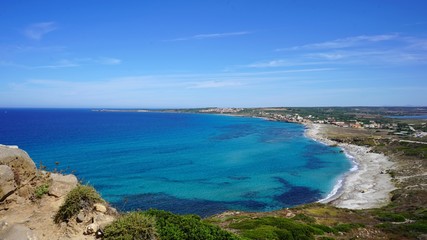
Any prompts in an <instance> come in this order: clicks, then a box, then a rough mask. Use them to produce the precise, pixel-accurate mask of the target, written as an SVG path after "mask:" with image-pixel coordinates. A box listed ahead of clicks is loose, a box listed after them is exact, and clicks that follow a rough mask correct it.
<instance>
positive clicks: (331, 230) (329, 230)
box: [310, 224, 338, 233]
mask: <svg viewBox="0 0 427 240" xmlns="http://www.w3.org/2000/svg"><path fill="white" fill-rule="evenodd" d="M310 226H311V227H313V228H316V229H319V230H321V231H323V232H324V233H325V232H326V233H337V232H338V231H337V230H335V229H334V228H331V227H328V226H326V225H322V224H310Z"/></svg>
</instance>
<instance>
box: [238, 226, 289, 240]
mask: <svg viewBox="0 0 427 240" xmlns="http://www.w3.org/2000/svg"><path fill="white" fill-rule="evenodd" d="M242 236H243V237H246V238H249V239H266V240H267V239H268V240H270V239H271V240H293V239H294V237H293V236H292V233H290V232H289V231H288V230H286V229H279V228H277V227H273V226H260V227H258V228H255V229H250V230H247V231H245V232H243V234H242Z"/></svg>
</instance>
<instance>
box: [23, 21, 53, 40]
mask: <svg viewBox="0 0 427 240" xmlns="http://www.w3.org/2000/svg"><path fill="white" fill-rule="evenodd" d="M56 29H58V25H57V24H56V23H55V22H40V23H33V24H31V25H29V26H27V27H26V28H25V29H24V35H25V36H26V37H28V38H30V39H34V40H41V39H42V38H43V36H44V35H46V34H47V33H49V32H52V31H54V30H56Z"/></svg>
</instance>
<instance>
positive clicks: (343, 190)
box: [304, 123, 396, 209]
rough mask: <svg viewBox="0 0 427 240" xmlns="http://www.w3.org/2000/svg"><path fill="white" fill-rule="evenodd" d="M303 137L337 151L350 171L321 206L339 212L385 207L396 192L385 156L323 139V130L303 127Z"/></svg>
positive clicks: (390, 165)
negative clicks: (349, 162)
mask: <svg viewBox="0 0 427 240" xmlns="http://www.w3.org/2000/svg"><path fill="white" fill-rule="evenodd" d="M304 125H305V126H306V130H305V133H304V134H305V136H306V137H309V138H311V139H313V140H315V141H317V142H320V143H323V144H325V145H329V146H332V145H336V146H338V147H340V148H341V149H342V150H343V151H344V153H345V154H346V156H347V158H348V159H349V160H350V161H352V163H353V167H352V168H351V169H350V171H348V172H347V173H346V174H344V175H343V176H342V178H340V179H339V180H338V181H337V183H336V184H335V186H334V188H333V189H332V191H331V193H330V194H328V196H327V197H326V198H324V199H321V200H319V201H318V202H320V203H328V204H331V205H333V206H335V207H339V208H348V209H369V208H377V207H382V206H385V205H387V204H388V203H389V202H390V194H389V193H390V192H391V191H393V190H394V189H396V187H395V186H394V185H393V183H392V182H391V177H390V176H389V174H387V173H386V170H388V169H391V168H393V165H394V163H392V162H390V161H389V159H388V157H387V156H385V155H384V154H379V153H372V152H370V148H368V147H363V146H357V145H352V144H347V143H337V142H335V141H332V140H330V139H328V138H327V137H325V136H324V132H323V131H324V130H323V129H322V128H323V127H324V126H323V125H321V124H314V123H306V124H304Z"/></svg>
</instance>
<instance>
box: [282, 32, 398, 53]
mask: <svg viewBox="0 0 427 240" xmlns="http://www.w3.org/2000/svg"><path fill="white" fill-rule="evenodd" d="M398 37H399V35H397V34H384V35H372V36H366V35H361V36H355V37H348V38H341V39H335V40H332V41H326V42H321V43H311V44H306V45H301V46H293V47H290V48H281V49H276V50H277V51H288V50H316V49H340V48H349V47H355V46H360V45H365V44H367V43H376V42H383V41H390V40H394V39H397V38H398Z"/></svg>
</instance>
